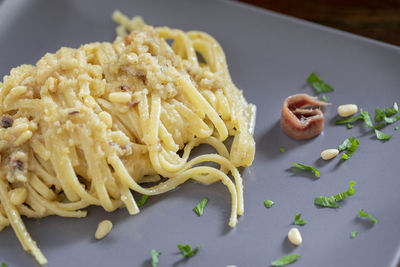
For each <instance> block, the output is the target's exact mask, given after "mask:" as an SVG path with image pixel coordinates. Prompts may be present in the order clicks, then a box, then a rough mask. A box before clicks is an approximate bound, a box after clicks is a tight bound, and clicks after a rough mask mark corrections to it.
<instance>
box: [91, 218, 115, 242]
mask: <svg viewBox="0 0 400 267" xmlns="http://www.w3.org/2000/svg"><path fill="white" fill-rule="evenodd" d="M111 229H112V222H111V221H109V220H104V221H102V222H100V223H99V225H98V226H97V230H96V233H95V234H94V237H95V238H96V239H103V238H104V237H105V236H106V235H108V233H109V232H110V231H111Z"/></svg>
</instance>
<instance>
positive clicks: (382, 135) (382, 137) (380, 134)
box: [375, 129, 392, 141]
mask: <svg viewBox="0 0 400 267" xmlns="http://www.w3.org/2000/svg"><path fill="white" fill-rule="evenodd" d="M375 135H376V138H378V140H382V141H387V140H390V138H392V136H391V135H388V134H385V133H384V132H381V131H379V130H377V129H375Z"/></svg>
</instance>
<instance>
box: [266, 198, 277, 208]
mask: <svg viewBox="0 0 400 267" xmlns="http://www.w3.org/2000/svg"><path fill="white" fill-rule="evenodd" d="M274 204H275V202H273V201H272V200H269V199H268V200H265V201H264V206H265V207H266V208H271V207H272V205H274Z"/></svg>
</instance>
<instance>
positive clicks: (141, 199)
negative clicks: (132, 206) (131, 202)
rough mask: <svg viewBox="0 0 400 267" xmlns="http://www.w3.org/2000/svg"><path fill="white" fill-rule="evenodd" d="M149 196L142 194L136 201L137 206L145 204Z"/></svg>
mask: <svg viewBox="0 0 400 267" xmlns="http://www.w3.org/2000/svg"><path fill="white" fill-rule="evenodd" d="M148 198H149V196H148V195H142V197H141V198H140V199H139V200H138V201H137V202H136V204H137V206H138V207H141V206H143V205H144V204H146V201H147V199H148Z"/></svg>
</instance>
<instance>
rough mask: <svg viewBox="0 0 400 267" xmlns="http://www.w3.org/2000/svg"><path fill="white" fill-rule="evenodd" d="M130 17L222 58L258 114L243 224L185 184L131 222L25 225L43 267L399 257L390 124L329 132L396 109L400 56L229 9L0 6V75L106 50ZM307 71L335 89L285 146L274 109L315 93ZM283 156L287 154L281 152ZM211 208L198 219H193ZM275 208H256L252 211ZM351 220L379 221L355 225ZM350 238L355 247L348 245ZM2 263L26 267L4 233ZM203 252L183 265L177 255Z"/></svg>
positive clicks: (257, 12)
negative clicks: (333, 151)
mask: <svg viewBox="0 0 400 267" xmlns="http://www.w3.org/2000/svg"><path fill="white" fill-rule="evenodd" d="M115 9H119V10H121V11H123V12H124V13H125V14H127V15H130V16H134V15H141V16H143V17H144V19H145V20H146V21H147V22H148V23H149V24H151V25H167V26H170V27H176V28H181V29H184V30H194V29H195V30H203V31H206V32H208V33H210V34H211V35H213V36H214V37H215V38H216V39H217V40H218V41H219V42H220V43H221V45H222V47H223V48H224V50H225V53H226V56H227V60H228V65H229V68H230V71H231V75H232V79H233V81H234V82H235V83H236V85H237V86H238V87H239V88H241V89H242V90H243V91H244V95H245V96H246V98H247V99H248V101H249V102H252V103H254V104H256V105H257V107H258V114H257V116H258V119H257V124H256V132H255V139H256V142H257V152H256V158H255V161H254V163H253V165H252V166H251V167H249V168H247V169H245V170H244V171H243V173H242V174H243V179H244V188H245V191H244V199H245V214H244V216H242V217H241V218H240V219H239V223H238V225H237V227H236V228H235V229H229V227H228V217H229V212H230V196H229V194H228V192H227V190H226V188H225V187H224V186H222V185H221V184H218V183H217V184H214V185H211V186H203V185H201V184H198V183H193V182H188V183H186V184H184V185H183V186H181V187H180V188H179V189H178V190H175V191H173V192H170V193H167V194H164V195H160V196H155V197H151V198H149V200H148V202H147V204H146V206H144V207H143V209H142V211H141V213H140V214H139V215H137V216H129V215H128V212H127V211H126V210H124V209H122V210H118V211H116V212H114V213H107V212H105V211H103V210H102V209H101V208H95V207H91V208H89V209H88V210H89V216H88V217H87V218H85V219H68V218H60V217H55V216H51V217H49V218H45V219H41V220H35V219H24V221H25V222H26V224H27V228H28V230H29V232H30V233H31V235H32V237H33V238H34V240H36V241H37V242H38V244H39V247H40V248H41V250H42V251H43V253H44V254H45V255H46V257H47V258H48V260H49V264H48V266H115V265H117V266H143V267H144V266H150V265H151V261H150V259H151V254H150V251H151V249H156V250H159V251H162V255H161V256H160V264H159V265H160V266H222V267H223V266H226V265H231V264H232V265H236V266H241V267H244V266H268V265H269V263H270V262H271V261H272V260H275V259H277V258H279V257H281V256H284V255H287V254H289V253H294V252H296V253H300V254H301V258H300V259H299V260H298V261H297V262H296V263H295V264H294V265H293V266H298V267H300V266H325V267H334V266H335V267H336V266H374V267H375V266H393V267H394V266H396V263H397V260H398V257H399V254H398V253H399V245H400V242H399V241H400V227H399V221H400V212H398V211H399V208H398V203H400V193H399V189H400V179H399V173H400V164H399V160H398V151H399V150H400V137H399V135H400V131H397V132H396V131H394V129H393V128H394V126H390V127H387V128H386V130H385V132H386V133H388V134H391V135H392V134H393V137H392V139H391V140H390V141H388V142H380V141H378V140H376V138H375V136H374V134H372V133H371V132H370V131H368V130H367V129H365V128H364V127H363V125H362V124H357V125H356V126H355V127H354V128H353V129H351V130H347V129H346V128H345V127H342V126H334V121H335V119H336V107H337V106H338V105H340V104H346V103H355V104H357V105H358V106H359V107H361V108H363V109H364V110H369V111H370V112H373V111H374V109H375V107H377V106H379V107H389V106H391V105H392V104H393V102H394V101H396V100H397V101H399V100H400V99H399V97H400V75H399V70H400V49H399V48H398V47H395V46H391V45H387V44H383V43H379V42H376V41H372V40H369V39H365V38H362V37H358V36H355V35H351V34H347V33H343V32H339V31H336V30H332V29H330V28H326V27H322V26H318V25H315V24H311V23H307V22H304V21H301V20H297V19H293V18H288V17H285V16H282V15H277V14H275V13H272V12H268V11H264V10H261V9H257V8H253V7H250V6H246V5H242V4H239V3H235V2H220V1H184V0H173V1H153V0H152V1H131V0H114V1H95V0H86V1H79V0H72V1H61V0H56V1H54V0H51V1H50V0H49V1H45V0H37V1H31V0H7V1H3V2H1V4H0V40H1V41H0V51H3V52H2V55H1V57H0V75H2V76H3V75H6V74H8V73H9V70H10V69H11V68H12V67H15V66H17V65H20V64H23V63H30V64H34V63H35V62H36V61H37V60H38V59H39V58H40V57H41V56H43V55H44V54H45V53H46V52H55V51H56V50H58V49H59V48H60V47H61V46H69V47H78V46H79V45H80V44H83V43H88V42H95V41H112V40H113V38H114V36H115V31H114V29H115V26H116V25H115V24H114V23H113V22H112V20H111V18H110V17H111V14H112V12H113V10H115ZM312 71H314V72H316V73H317V74H318V75H320V76H321V77H322V78H323V79H324V80H325V81H327V82H329V83H330V84H331V85H332V86H333V87H334V88H335V89H336V91H335V92H333V93H329V94H328V95H329V101H331V103H332V105H331V106H330V107H328V108H327V110H326V112H325V116H326V126H325V130H324V132H323V134H321V135H320V136H318V137H317V138H314V139H312V140H309V141H294V140H292V139H290V138H289V137H287V136H286V135H285V134H284V133H283V132H282V131H281V129H280V126H279V118H280V108H281V105H282V101H283V100H284V99H285V98H286V97H287V96H289V95H291V94H295V93H301V92H305V93H309V94H314V92H313V90H312V89H311V88H310V86H309V85H307V84H306V79H307V77H308V75H309V74H310V73H311V72H312ZM350 136H357V137H358V138H359V140H360V143H361V144H360V146H359V149H358V150H357V152H356V153H355V154H354V155H353V157H352V158H351V159H349V160H348V161H346V162H343V163H340V162H341V161H340V159H339V157H338V158H335V159H333V160H331V161H329V162H322V161H321V160H320V159H319V154H320V152H321V151H322V150H324V149H326V148H335V147H337V146H338V145H339V144H340V143H342V142H343V140H344V139H346V138H347V137H350ZM280 147H284V148H285V149H286V152H285V153H280V152H279V148H280ZM292 161H293V162H299V163H303V164H306V165H313V166H316V167H318V168H319V170H320V172H321V179H319V180H316V179H315V177H313V176H312V175H307V174H303V173H298V172H293V171H292V170H291V168H290V167H291V163H290V162H292ZM350 180H354V181H355V182H356V186H355V190H356V193H355V194H354V195H353V196H352V197H350V198H348V199H346V200H344V201H343V202H342V204H341V206H342V207H341V208H340V209H323V208H317V207H315V206H314V204H313V200H314V198H315V197H316V196H319V195H333V194H336V193H338V192H343V191H345V190H347V188H348V184H349V181H350ZM206 196H207V197H208V198H209V199H210V201H209V205H208V206H207V208H206V210H205V214H204V215H203V216H202V217H197V216H196V215H195V214H194V213H193V211H192V209H193V207H194V206H195V205H196V203H197V202H198V201H199V200H201V199H202V198H203V197H206ZM266 199H272V200H274V201H275V203H276V204H275V205H274V206H273V207H272V208H270V209H266V208H264V206H263V201H264V200H266ZM361 208H363V209H365V210H366V211H368V212H370V213H371V214H372V215H374V216H375V217H376V218H377V219H378V220H379V223H378V224H376V225H373V224H371V223H370V222H369V221H367V220H362V219H360V218H358V211H359V210H360V209H361ZM299 212H301V213H302V214H303V218H304V219H306V220H307V221H308V223H307V224H306V225H304V226H302V227H300V231H301V233H302V235H303V240H304V242H303V244H302V245H301V246H299V247H298V248H296V247H294V246H292V245H291V244H290V243H289V242H288V241H287V238H286V235H287V233H288V231H289V229H290V228H291V227H292V226H293V225H292V223H293V219H294V216H295V214H296V213H299ZM103 219H110V220H111V221H112V222H113V223H114V228H113V230H112V232H111V233H110V235H109V236H107V238H105V239H104V240H102V241H95V240H94V237H93V234H94V231H95V229H96V226H97V224H98V222H100V221H101V220H103ZM354 230H358V231H359V234H358V236H357V237H356V238H355V239H350V233H351V232H352V231H354ZM0 236H1V238H0V251H1V258H0V261H4V262H6V263H8V264H9V266H33V265H34V264H35V261H34V259H33V257H32V256H31V255H29V254H27V253H24V251H23V249H22V247H21V246H20V244H19V242H18V240H17V238H16V236H15V235H14V233H13V230H12V229H11V228H10V227H9V228H7V229H5V230H4V231H3V232H2V233H0ZM178 243H189V244H191V245H199V244H200V245H202V248H201V249H200V250H199V252H198V253H197V255H196V256H195V257H193V258H190V259H189V260H188V261H187V262H186V261H184V260H182V259H181V256H180V255H179V253H178V250H177V248H176V245H177V244H178Z"/></svg>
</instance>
